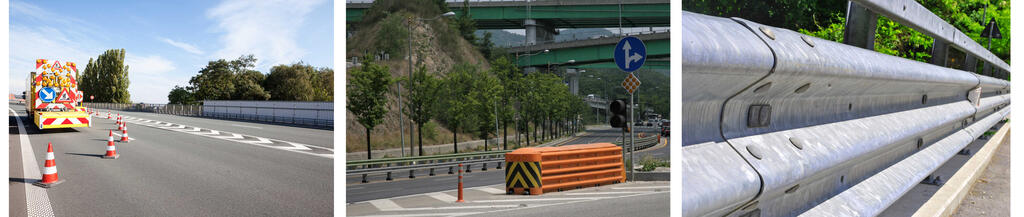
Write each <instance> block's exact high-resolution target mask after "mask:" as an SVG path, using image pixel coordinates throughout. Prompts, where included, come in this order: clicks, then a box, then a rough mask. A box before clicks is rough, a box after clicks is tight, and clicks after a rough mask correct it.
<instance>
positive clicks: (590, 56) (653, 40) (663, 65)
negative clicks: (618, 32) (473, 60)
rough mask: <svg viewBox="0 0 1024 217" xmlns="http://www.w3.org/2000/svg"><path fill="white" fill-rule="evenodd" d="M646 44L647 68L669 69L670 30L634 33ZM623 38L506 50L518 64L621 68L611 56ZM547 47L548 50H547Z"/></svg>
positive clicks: (544, 66)
mask: <svg viewBox="0 0 1024 217" xmlns="http://www.w3.org/2000/svg"><path fill="white" fill-rule="evenodd" d="M633 36H636V37H637V38H639V39H640V40H643V41H644V45H646V46H647V61H646V62H645V63H644V66H643V67H642V68H644V69H668V68H669V59H668V58H669V53H670V52H671V47H669V45H670V43H669V38H671V34H670V33H669V32H668V31H661V32H654V33H649V34H637V35H633ZM620 38H621V37H618V36H611V37H600V38H593V39H584V40H575V41H563V42H555V43H547V44H539V45H532V46H518V47H509V48H507V51H508V52H509V53H511V54H513V55H514V56H516V57H517V58H516V64H517V65H519V67H537V68H552V67H563V68H564V67H572V68H618V67H616V66H615V60H614V59H613V57H612V54H613V52H614V51H615V45H616V44H618V42H619V39H620ZM545 50H547V52H544V51H545Z"/></svg>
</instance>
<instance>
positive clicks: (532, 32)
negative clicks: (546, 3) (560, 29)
mask: <svg viewBox="0 0 1024 217" xmlns="http://www.w3.org/2000/svg"><path fill="white" fill-rule="evenodd" d="M523 27H524V28H526V45H536V44H547V43H551V42H553V41H554V40H555V35H556V34H558V33H557V32H555V29H554V28H552V27H551V25H544V24H543V23H540V22H537V20H535V19H526V20H525V21H523Z"/></svg>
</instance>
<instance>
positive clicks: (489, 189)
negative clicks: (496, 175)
mask: <svg viewBox="0 0 1024 217" xmlns="http://www.w3.org/2000/svg"><path fill="white" fill-rule="evenodd" d="M470 189H474V190H479V191H483V192H487V193H490V194H505V193H506V192H505V190H501V189H497V188H494V187H491V186H483V187H476V188H470Z"/></svg>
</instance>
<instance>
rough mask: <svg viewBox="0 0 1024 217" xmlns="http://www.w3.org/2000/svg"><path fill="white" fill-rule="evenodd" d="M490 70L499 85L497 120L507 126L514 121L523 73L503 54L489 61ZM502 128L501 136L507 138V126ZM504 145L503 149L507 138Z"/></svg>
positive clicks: (506, 144) (521, 88)
mask: <svg viewBox="0 0 1024 217" xmlns="http://www.w3.org/2000/svg"><path fill="white" fill-rule="evenodd" d="M491 71H492V72H493V74H494V75H495V76H496V77H497V78H498V83H499V84H500V85H501V92H500V93H499V100H500V101H499V104H500V105H499V107H498V121H499V122H500V124H501V126H507V125H508V124H509V123H510V122H512V121H515V114H516V112H517V110H516V107H515V105H518V104H519V97H520V96H521V95H522V92H523V87H522V86H521V84H522V80H523V74H522V72H520V71H519V67H517V66H516V65H515V63H513V62H512V61H511V60H509V59H508V58H507V57H505V56H500V57H498V58H497V59H495V60H493V61H491ZM516 126H519V125H516ZM502 129H503V130H504V133H503V136H502V138H508V127H502ZM517 129H518V128H517ZM504 145H505V146H504V148H503V149H508V140H505V143H504Z"/></svg>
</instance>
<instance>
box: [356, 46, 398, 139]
mask: <svg viewBox="0 0 1024 217" xmlns="http://www.w3.org/2000/svg"><path fill="white" fill-rule="evenodd" d="M363 59H364V61H363V66H362V67H361V68H358V69H354V70H349V72H348V73H349V79H348V82H349V84H348V86H347V87H346V94H347V98H348V100H347V102H346V103H347V105H346V108H347V109H348V110H349V111H350V112H352V114H353V115H355V116H356V120H357V121H358V122H359V124H360V125H363V127H364V128H366V158H367V159H370V158H371V157H372V155H371V154H370V150H371V148H370V131H373V128H374V127H376V126H377V125H378V124H380V123H381V122H382V121H383V119H384V114H385V113H387V111H388V110H387V107H385V104H386V103H387V97H385V94H387V93H388V86H389V85H391V83H392V82H393V80H392V78H391V74H390V72H389V70H388V67H387V66H383V65H378V64H376V63H374V62H371V61H369V60H370V59H372V58H363Z"/></svg>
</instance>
